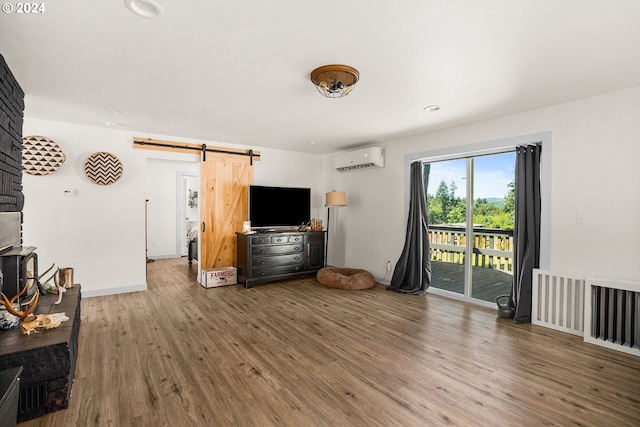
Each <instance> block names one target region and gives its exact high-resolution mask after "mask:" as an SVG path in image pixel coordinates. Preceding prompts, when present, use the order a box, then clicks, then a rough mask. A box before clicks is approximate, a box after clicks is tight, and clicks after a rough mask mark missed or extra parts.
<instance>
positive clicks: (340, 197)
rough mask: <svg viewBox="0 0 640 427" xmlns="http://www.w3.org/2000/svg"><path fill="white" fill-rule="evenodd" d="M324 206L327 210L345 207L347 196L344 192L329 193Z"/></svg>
mask: <svg viewBox="0 0 640 427" xmlns="http://www.w3.org/2000/svg"><path fill="white" fill-rule="evenodd" d="M325 206H326V207H328V208H331V207H337V206H347V194H346V193H345V192H344V191H330V192H328V193H327V194H326V203H325Z"/></svg>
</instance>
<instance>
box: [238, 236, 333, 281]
mask: <svg viewBox="0 0 640 427" xmlns="http://www.w3.org/2000/svg"><path fill="white" fill-rule="evenodd" d="M236 236H237V239H236V241H237V248H236V249H237V251H236V261H237V267H238V282H239V283H243V284H244V286H245V287H246V288H251V287H253V286H254V285H257V284H260V283H267V282H273V281H275V280H282V279H288V278H292V277H296V276H300V275H304V274H312V273H316V272H317V271H318V270H320V269H321V268H322V267H324V245H325V233H324V232H323V231H295V232H274V233H256V234H245V233H236Z"/></svg>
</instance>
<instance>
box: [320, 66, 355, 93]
mask: <svg viewBox="0 0 640 427" xmlns="http://www.w3.org/2000/svg"><path fill="white" fill-rule="evenodd" d="M358 79H360V73H359V72H358V70H356V69H355V68H353V67H350V66H348V65H340V64H333V65H323V66H322V67H318V68H316V69H315V70H313V71H312V72H311V82H313V84H314V85H315V86H316V89H318V92H320V93H321V94H322V95H324V96H326V97H327V98H342V97H343V96H347V95H349V93H350V92H351V90H352V89H353V87H354V86H355V85H356V83H358Z"/></svg>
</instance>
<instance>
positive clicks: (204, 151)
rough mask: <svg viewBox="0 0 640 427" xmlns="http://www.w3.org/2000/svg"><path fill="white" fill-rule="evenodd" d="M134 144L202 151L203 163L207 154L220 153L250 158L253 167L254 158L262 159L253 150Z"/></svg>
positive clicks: (135, 141)
mask: <svg viewBox="0 0 640 427" xmlns="http://www.w3.org/2000/svg"><path fill="white" fill-rule="evenodd" d="M133 143H134V144H138V145H149V146H152V147H164V148H176V149H178V148H179V149H181V150H193V151H200V152H201V153H202V161H203V162H204V161H206V160H207V152H209V153H219V154H231V155H234V156H248V157H249V161H250V164H252V165H253V158H254V157H258V158H259V157H260V154H256V153H254V152H253V150H252V149H249V150H247V152H245V153H243V152H241V151H228V150H221V149H219V148H208V147H207V144H202V146H200V147H195V146H192V145H176V144H164V143H161V142H149V141H140V140H135V139H134V140H133Z"/></svg>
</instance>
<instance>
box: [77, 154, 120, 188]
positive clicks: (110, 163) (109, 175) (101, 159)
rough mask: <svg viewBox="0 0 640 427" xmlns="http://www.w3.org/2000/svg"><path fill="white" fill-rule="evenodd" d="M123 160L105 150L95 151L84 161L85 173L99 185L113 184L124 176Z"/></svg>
mask: <svg viewBox="0 0 640 427" xmlns="http://www.w3.org/2000/svg"><path fill="white" fill-rule="evenodd" d="M122 172H123V169H122V162H121V161H120V159H118V158H117V157H116V156H114V155H113V154H111V153H107V152H105V151H100V152H97V153H93V154H92V155H90V156H89V158H87V160H86V161H85V162H84V174H85V175H87V178H89V179H90V180H91V181H93V182H94V183H95V184H98V185H111V184H113V183H114V182H116V181H117V180H119V179H120V177H121V176H122Z"/></svg>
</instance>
